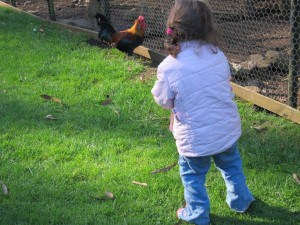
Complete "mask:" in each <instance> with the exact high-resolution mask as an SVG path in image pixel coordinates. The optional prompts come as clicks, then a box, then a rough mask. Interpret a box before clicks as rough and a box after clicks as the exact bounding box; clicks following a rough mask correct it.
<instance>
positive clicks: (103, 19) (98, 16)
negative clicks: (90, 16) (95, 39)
mask: <svg viewBox="0 0 300 225" xmlns="http://www.w3.org/2000/svg"><path fill="white" fill-rule="evenodd" d="M95 18H96V20H97V22H98V23H100V22H105V23H109V21H108V19H107V17H106V16H104V15H103V14H101V13H96V15H95Z"/></svg>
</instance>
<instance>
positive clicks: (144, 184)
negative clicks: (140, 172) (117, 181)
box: [132, 181, 148, 187]
mask: <svg viewBox="0 0 300 225" xmlns="http://www.w3.org/2000/svg"><path fill="white" fill-rule="evenodd" d="M132 183H133V184H137V185H140V186H144V187H147V186H148V185H147V184H146V183H141V182H138V181H132Z"/></svg>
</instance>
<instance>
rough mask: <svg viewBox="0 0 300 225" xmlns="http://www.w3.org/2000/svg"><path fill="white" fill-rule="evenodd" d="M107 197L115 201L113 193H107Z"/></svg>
mask: <svg viewBox="0 0 300 225" xmlns="http://www.w3.org/2000/svg"><path fill="white" fill-rule="evenodd" d="M105 196H106V197H107V198H109V199H113V198H114V195H113V193H111V192H109V191H107V192H105Z"/></svg>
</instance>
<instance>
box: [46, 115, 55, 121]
mask: <svg viewBox="0 0 300 225" xmlns="http://www.w3.org/2000/svg"><path fill="white" fill-rule="evenodd" d="M44 119H46V120H57V119H56V118H54V117H53V116H52V115H46V116H45V117H44Z"/></svg>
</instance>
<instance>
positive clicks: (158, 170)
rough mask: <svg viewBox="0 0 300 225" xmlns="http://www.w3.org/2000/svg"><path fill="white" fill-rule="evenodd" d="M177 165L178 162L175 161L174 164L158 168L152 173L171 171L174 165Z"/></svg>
mask: <svg viewBox="0 0 300 225" xmlns="http://www.w3.org/2000/svg"><path fill="white" fill-rule="evenodd" d="M176 165H177V162H175V163H173V164H172V165H170V166H167V167H164V168H161V169H157V170H153V171H152V172H150V173H151V174H156V173H162V172H167V171H169V170H170V169H172V168H173V167H175V166H176Z"/></svg>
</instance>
